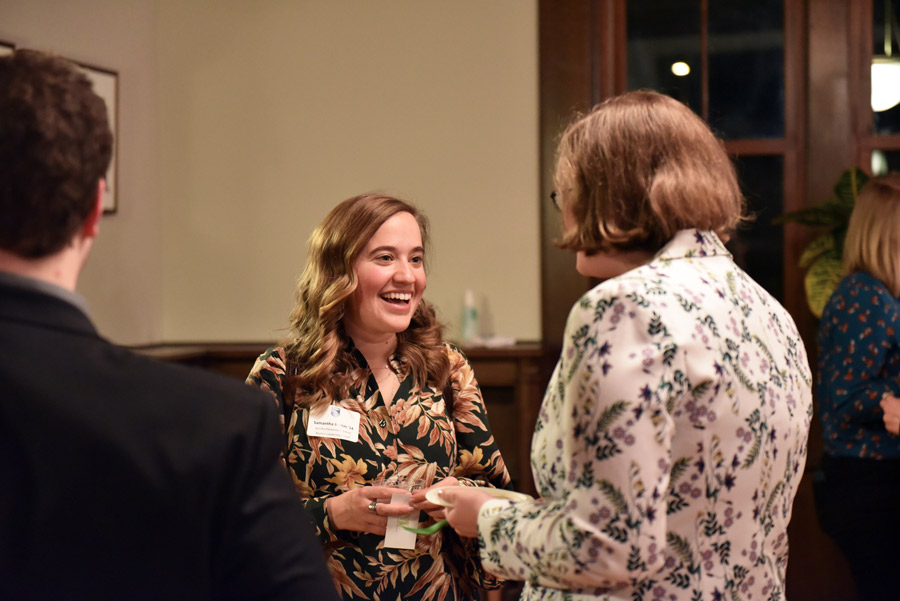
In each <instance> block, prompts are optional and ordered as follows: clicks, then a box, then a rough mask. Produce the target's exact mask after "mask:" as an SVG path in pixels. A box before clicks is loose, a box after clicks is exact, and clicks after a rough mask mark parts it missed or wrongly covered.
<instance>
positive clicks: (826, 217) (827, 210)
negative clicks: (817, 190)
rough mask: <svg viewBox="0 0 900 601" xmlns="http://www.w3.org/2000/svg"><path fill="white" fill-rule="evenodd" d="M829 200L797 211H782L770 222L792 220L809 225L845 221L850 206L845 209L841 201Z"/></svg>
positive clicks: (815, 225) (838, 223)
mask: <svg viewBox="0 0 900 601" xmlns="http://www.w3.org/2000/svg"><path fill="white" fill-rule="evenodd" d="M831 200H832V202H825V203H822V204H821V205H819V206H817V207H809V208H807V209H800V210H799V211H791V212H790V213H784V214H783V215H779V216H778V217H776V218H774V219H773V220H772V223H773V224H774V225H780V224H783V223H788V222H794V223H799V224H800V225H806V226H809V227H835V226H840V225H842V224H843V223H846V220H847V217H848V216H849V215H850V210H852V207H851V209H850V210H847V209H846V207H844V206H843V205H842V204H841V203H839V202H835V201H834V199H831Z"/></svg>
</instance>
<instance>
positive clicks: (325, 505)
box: [248, 194, 510, 601]
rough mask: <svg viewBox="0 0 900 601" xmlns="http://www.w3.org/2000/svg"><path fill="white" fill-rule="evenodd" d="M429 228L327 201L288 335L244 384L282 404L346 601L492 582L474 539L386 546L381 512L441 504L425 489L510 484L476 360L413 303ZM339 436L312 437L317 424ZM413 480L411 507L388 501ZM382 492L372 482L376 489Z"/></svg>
mask: <svg viewBox="0 0 900 601" xmlns="http://www.w3.org/2000/svg"><path fill="white" fill-rule="evenodd" d="M427 242H428V224H427V221H426V219H425V216H424V215H423V214H422V213H421V212H420V211H419V210H418V209H417V208H416V207H414V206H413V205H411V204H410V203H407V202H405V201H402V200H399V199H397V198H392V197H390V196H386V195H381V194H363V195H361V196H357V197H354V198H350V199H348V200H346V201H344V202H342V203H341V204H339V205H338V206H336V207H335V208H334V209H333V210H332V211H331V212H330V213H329V214H328V216H327V217H326V218H325V220H324V221H323V222H322V223H321V224H320V225H319V226H318V228H316V230H315V231H314V232H313V234H312V237H311V238H310V243H309V254H308V257H307V262H306V269H305V271H304V272H303V275H302V276H301V278H300V282H299V284H298V286H297V303H296V305H295V307H294V310H293V312H292V314H291V333H290V336H289V337H288V340H287V341H286V342H285V343H284V345H283V346H280V347H278V348H274V349H270V350H268V351H267V352H266V353H265V354H263V355H262V356H261V357H260V358H259V360H258V361H257V363H256V365H255V366H254V368H253V371H252V373H251V374H250V376H249V378H248V381H249V383H251V384H254V385H256V386H259V387H261V388H263V389H264V390H267V391H269V392H270V393H271V394H272V396H273V397H274V398H275V399H276V401H277V402H278V403H279V405H281V406H282V407H283V409H284V413H285V415H286V416H287V420H286V423H285V426H286V434H287V445H286V449H285V458H286V460H287V466H288V469H289V471H290V473H291V475H292V476H293V478H294V482H295V483H296V486H297V490H298V491H299V493H300V495H301V497H302V498H303V500H304V501H305V503H306V508H307V509H308V510H309V511H310V512H311V513H312V515H313V517H314V520H315V523H316V526H317V528H318V533H319V537H320V539H321V541H322V543H323V544H324V545H325V549H326V551H327V552H328V566H329V568H330V570H331V574H332V576H333V578H334V580H335V583H336V585H337V587H338V590H339V591H340V593H341V594H342V595H343V596H344V598H345V599H354V600H356V599H367V600H368V599H373V600H374V599H391V600H394V599H400V598H403V599H404V600H416V599H433V600H435V601H445V600H446V601H451V600H455V599H471V598H474V597H475V596H476V595H477V592H476V587H479V588H496V587H498V586H499V585H500V581H498V580H497V579H496V578H494V577H492V576H489V575H488V574H486V573H485V572H484V570H483V569H482V568H481V564H480V561H479V557H478V553H477V549H476V547H475V543H476V541H474V540H471V539H470V540H460V538H459V537H457V536H456V535H455V534H454V532H453V531H452V530H451V529H449V528H447V529H444V530H443V531H439V532H437V533H436V534H433V535H431V536H419V537H418V538H417V539H414V540H415V546H414V548H411V549H402V548H391V547H389V546H387V545H386V541H385V531H386V525H387V521H388V517H390V516H404V515H408V514H410V513H411V512H412V511H413V510H421V511H423V512H425V513H426V514H428V515H429V516H430V517H431V518H433V519H440V518H443V517H444V514H443V508H442V507H439V506H437V505H434V504H432V503H430V502H428V501H427V500H426V499H425V494H426V492H427V490H428V489H429V488H433V487H443V486H453V485H457V484H463V485H465V484H472V483H474V482H475V481H476V480H477V481H481V482H480V483H484V484H488V485H490V486H494V487H503V488H506V487H509V486H510V479H509V474H508V473H507V470H506V467H505V465H504V462H503V459H502V457H501V456H500V451H499V449H498V448H497V444H496V442H495V441H494V437H493V435H492V434H491V429H490V426H489V425H488V419H487V412H486V409H485V406H484V402H483V400H482V398H481V392H480V390H479V388H478V382H477V381H476V380H475V374H474V372H473V371H472V366H471V365H469V362H468V360H467V359H466V357H465V355H463V353H462V351H460V350H459V349H457V348H456V347H454V346H452V345H449V344H447V343H446V342H444V340H443V338H442V331H443V326H441V324H440V323H439V322H438V321H437V319H436V317H435V312H434V309H433V308H432V307H431V305H429V304H428V303H427V302H426V301H425V300H424V299H423V298H422V295H423V293H424V291H425V284H426V275H425V263H426V262H425V258H426V246H427ZM326 410H327V411H328V415H329V419H331V420H332V421H334V422H335V423H338V424H340V427H342V428H343V429H344V431H343V432H342V433H340V434H339V435H337V436H335V435H333V434H331V435H324V434H323V433H322V432H321V431H320V430H318V429H317V428H320V427H321V426H322V423H323V422H322V420H321V418H319V417H317V416H319V415H321V414H322V413H323V412H324V411H326ZM397 477H399V478H402V479H403V480H405V481H406V482H413V481H418V482H422V484H423V488H422V489H421V490H418V491H415V492H414V493H413V495H412V499H411V501H410V503H395V502H387V501H388V500H390V498H391V495H392V494H394V493H404V492H406V491H405V490H400V489H397V488H392V487H389V486H383V485H380V483H381V481H390V479H392V478H397ZM374 484H379V485H374Z"/></svg>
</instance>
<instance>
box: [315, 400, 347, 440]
mask: <svg viewBox="0 0 900 601" xmlns="http://www.w3.org/2000/svg"><path fill="white" fill-rule="evenodd" d="M359 417H360V416H359V413H357V412H356V411H350V410H349V409H344V408H343V407H340V406H338V405H328V406H327V407H323V408H321V409H319V410H317V411H316V412H315V413H314V412H312V411H310V413H309V422H308V423H307V425H306V433H307V434H308V435H309V436H321V437H322V438H340V439H341V440H349V441H350V442H357V441H358V440H359Z"/></svg>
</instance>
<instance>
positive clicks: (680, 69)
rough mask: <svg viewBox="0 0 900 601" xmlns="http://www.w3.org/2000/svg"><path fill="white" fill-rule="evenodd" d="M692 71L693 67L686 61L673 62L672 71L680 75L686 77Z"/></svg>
mask: <svg viewBox="0 0 900 601" xmlns="http://www.w3.org/2000/svg"><path fill="white" fill-rule="evenodd" d="M690 72H691V67H690V66H689V65H688V64H687V63H686V62H684V61H678V62H677V63H672V73H674V74H675V75H677V76H678V77H684V76H685V75H687V74H688V73H690Z"/></svg>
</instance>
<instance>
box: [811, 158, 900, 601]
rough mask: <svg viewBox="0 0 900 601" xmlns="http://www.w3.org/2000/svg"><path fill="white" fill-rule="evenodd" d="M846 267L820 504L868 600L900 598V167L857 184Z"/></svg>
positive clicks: (829, 344)
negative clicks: (898, 574) (899, 569)
mask: <svg viewBox="0 0 900 601" xmlns="http://www.w3.org/2000/svg"><path fill="white" fill-rule="evenodd" d="M844 273H846V275H845V276H844V278H843V279H842V280H841V282H840V283H839V284H838V287H837V289H836V290H835V292H834V293H833V294H832V295H831V298H829V299H828V303H827V304H826V305H825V310H824V311H823V313H822V319H821V321H820V322H819V337H818V342H819V364H818V381H817V386H818V388H817V391H818V400H819V407H820V410H821V418H822V429H823V436H824V439H825V455H824V457H823V458H822V470H823V472H824V476H825V479H824V481H823V482H822V483H821V485H820V486H819V487H818V489H817V491H816V492H817V495H816V496H817V498H816V501H817V506H818V510H819V514H820V519H821V522H822V525H823V528H824V529H825V531H826V532H828V534H829V535H831V537H832V538H833V539H834V540H835V542H836V543H837V544H838V547H840V549H841V551H842V553H843V554H844V556H845V557H846V558H847V560H848V562H849V564H850V569H851V571H852V573H853V579H854V581H855V582H856V587H857V590H858V592H859V594H860V598H861V600H862V601H867V600H870V599H871V600H882V599H894V598H897V595H898V593H897V582H896V580H895V578H894V570H895V569H896V566H897V565H900V548H898V547H897V544H896V538H897V535H898V534H900V512H898V507H900V438H898V436H897V432H898V423H900V399H898V398H897V396H898V395H900V301H898V296H900V174H897V173H894V174H891V175H887V176H883V177H878V178H873V179H871V180H869V182H868V183H867V184H866V185H865V186H864V187H863V189H862V190H861V191H860V194H859V198H858V199H857V201H856V205H855V206H854V208H853V213H852V214H851V216H850V223H849V224H848V226H847V236H846V238H845V240H844Z"/></svg>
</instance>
